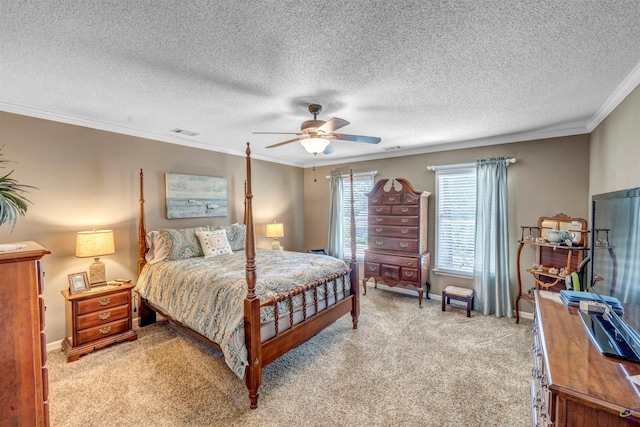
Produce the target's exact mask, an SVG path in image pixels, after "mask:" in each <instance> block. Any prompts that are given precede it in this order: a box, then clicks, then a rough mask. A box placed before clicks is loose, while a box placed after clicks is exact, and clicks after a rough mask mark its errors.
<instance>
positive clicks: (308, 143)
mask: <svg viewBox="0 0 640 427" xmlns="http://www.w3.org/2000/svg"><path fill="white" fill-rule="evenodd" d="M329 142H330V141H329V140H328V139H324V138H306V139H303V140H302V141H300V144H302V146H303V147H304V149H305V150H307V152H309V153H311V154H318V153H322V152H323V151H324V149H325V148H327V145H329Z"/></svg>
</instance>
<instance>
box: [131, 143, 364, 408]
mask: <svg viewBox="0 0 640 427" xmlns="http://www.w3.org/2000/svg"><path fill="white" fill-rule="evenodd" d="M246 154H247V156H246V167H247V171H246V173H247V177H246V182H245V213H244V220H245V224H244V231H245V233H246V238H245V240H244V244H243V246H244V254H242V251H241V250H234V251H227V252H226V253H224V254H222V255H219V256H218V255H216V256H208V257H199V256H192V257H190V258H188V259H177V260H171V258H167V260H164V261H163V262H154V261H153V260H152V261H150V262H147V259H149V258H148V257H149V254H148V253H147V252H148V251H149V252H152V250H153V249H151V248H152V247H153V245H149V244H148V240H149V236H150V233H147V230H146V227H145V217H144V196H143V194H144V193H143V173H142V170H140V221H139V234H138V237H139V259H138V275H139V280H138V284H137V287H136V291H137V292H138V296H139V309H140V326H145V325H148V324H151V323H154V322H155V316H156V313H158V314H161V315H162V316H163V317H165V318H167V319H168V320H170V321H172V322H174V323H175V324H176V325H178V326H180V327H181V328H183V329H185V330H186V331H188V332H189V333H190V334H192V335H193V336H195V337H197V338H198V339H200V340H202V341H204V342H206V343H208V344H210V345H212V346H214V347H215V348H217V349H219V350H221V351H222V352H223V354H224V356H225V361H226V362H227V364H228V365H229V366H230V367H231V369H232V370H233V371H234V372H235V373H236V375H237V376H239V377H243V378H244V380H245V383H246V385H247V388H248V391H249V399H250V407H251V408H252V409H254V408H256V407H257V406H258V396H259V388H260V385H261V384H262V368H263V367H264V366H266V365H268V364H269V363H271V362H273V361H274V360H275V359H277V358H278V357H280V356H281V355H283V354H285V353H286V352H288V351H289V350H291V349H293V348H295V347H296V346H298V345H300V344H301V343H303V342H305V341H306V340H308V339H309V338H311V337H313V336H314V335H315V334H317V333H318V332H320V331H321V330H322V329H324V328H325V327H327V326H328V325H330V324H331V323H333V322H334V321H335V320H337V319H338V318H340V317H342V316H343V315H345V314H347V313H351V316H352V322H353V328H354V329H357V327H358V315H359V312H360V305H359V291H358V264H357V262H356V260H355V255H352V258H351V261H350V263H349V265H347V264H346V263H345V262H344V261H342V260H338V259H336V258H333V257H328V256H323V255H316V254H302V253H295V252H284V253H282V252H280V251H271V250H265V249H257V248H256V245H255V228H254V224H253V208H252V201H253V194H252V189H251V150H250V147H249V143H247V150H246ZM351 181H352V180H351ZM351 185H352V186H353V183H352V184H351ZM352 194H353V193H352ZM234 226H235V227H236V229H237V226H238V225H237V224H234V225H233V226H231V227H234ZM217 228H221V227H217ZM201 229H205V230H204V231H203V230H201ZM206 229H207V227H198V228H197V229H193V230H195V231H188V230H178V232H180V233H182V234H180V233H177V234H180V235H181V236H182V237H181V239H185V236H187V233H189V232H190V233H192V235H193V234H194V233H195V234H197V236H198V238H202V237H203V236H204V235H206ZM227 230H229V228H228V227H227ZM172 232H173V233H174V234H176V230H173V231H172ZM160 233H161V236H162V237H163V238H164V239H165V240H164V242H166V245H167V247H168V251H169V252H171V251H172V250H173V249H175V248H172V247H171V245H172V244H174V243H175V242H172V241H171V240H170V239H171V233H169V231H167V230H161V232H160ZM162 233H164V234H162ZM167 236H169V237H167ZM192 237H193V236H192ZM186 238H187V240H188V236H187V237H186ZM351 244H352V247H354V248H355V217H354V209H353V197H352V198H351ZM156 249H157V248H156ZM236 249H237V248H236ZM163 250H164V249H163ZM231 252H233V253H231ZM352 254H355V250H354V251H352ZM152 257H153V256H152ZM239 263H241V264H239ZM301 280H302V281H301ZM205 300H206V301H207V302H206V304H205V303H204V302H203V301H205ZM212 319H213V320H212Z"/></svg>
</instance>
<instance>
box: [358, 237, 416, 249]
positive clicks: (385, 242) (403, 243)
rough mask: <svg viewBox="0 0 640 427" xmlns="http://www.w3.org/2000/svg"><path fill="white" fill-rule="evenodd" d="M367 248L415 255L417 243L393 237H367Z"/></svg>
mask: <svg viewBox="0 0 640 427" xmlns="http://www.w3.org/2000/svg"><path fill="white" fill-rule="evenodd" d="M368 243H369V247H370V248H376V249H384V250H389V251H399V252H408V253H416V252H417V251H418V241H417V240H411V239H397V238H394V237H380V236H369V242H368Z"/></svg>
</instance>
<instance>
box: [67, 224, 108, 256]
mask: <svg viewBox="0 0 640 427" xmlns="http://www.w3.org/2000/svg"><path fill="white" fill-rule="evenodd" d="M115 251H116V250H115V244H114V242H113V231H112V230H94V231H79V232H78V235H77V237H76V256H77V257H80V258H85V257H98V256H101V255H109V254H112V253H115Z"/></svg>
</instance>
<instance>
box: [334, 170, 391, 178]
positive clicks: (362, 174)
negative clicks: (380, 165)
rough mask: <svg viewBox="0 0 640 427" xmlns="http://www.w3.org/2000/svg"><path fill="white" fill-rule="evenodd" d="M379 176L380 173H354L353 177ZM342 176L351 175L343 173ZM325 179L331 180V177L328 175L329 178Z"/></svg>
mask: <svg viewBox="0 0 640 427" xmlns="http://www.w3.org/2000/svg"><path fill="white" fill-rule="evenodd" d="M377 174H378V171H371V172H358V173H354V174H353V176H365V175H371V176H376V175H377ZM340 176H349V174H348V173H341V174H340ZM325 178H327V179H331V175H327V176H325Z"/></svg>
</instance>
